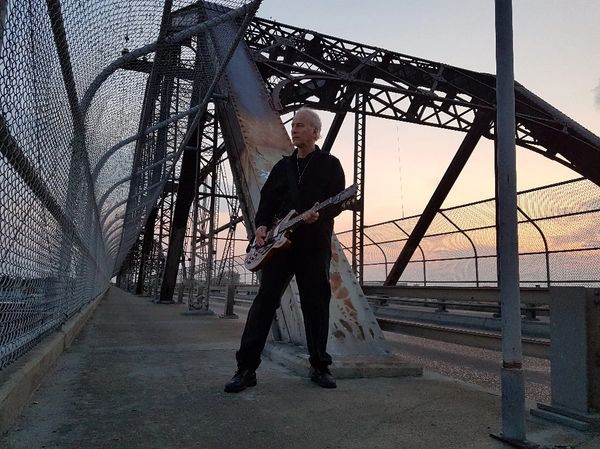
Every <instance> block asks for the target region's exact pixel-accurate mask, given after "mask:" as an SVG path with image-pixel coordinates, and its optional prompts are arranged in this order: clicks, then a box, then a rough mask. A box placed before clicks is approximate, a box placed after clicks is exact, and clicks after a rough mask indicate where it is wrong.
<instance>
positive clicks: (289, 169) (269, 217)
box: [255, 147, 345, 250]
mask: <svg viewBox="0 0 600 449" xmlns="http://www.w3.org/2000/svg"><path fill="white" fill-rule="evenodd" d="M297 155H298V150H295V151H294V153H293V154H292V155H291V156H287V157H284V158H283V159H281V160H280V161H279V162H277V163H276V164H275V166H274V167H273V169H272V170H271V173H270V174H269V177H268V178H267V181H266V182H265V185H264V186H263V188H262V190H261V196H260V204H259V206H258V211H257V212H256V220H255V224H256V227H257V228H258V227H259V226H263V225H264V226H266V227H267V228H271V227H272V226H273V224H274V223H275V222H276V221H277V220H279V219H281V218H283V217H284V216H285V215H286V214H287V213H288V212H289V211H290V210H292V209H295V210H296V212H298V213H302V212H304V211H306V210H308V209H310V208H311V207H312V206H313V205H314V204H315V203H316V202H319V203H320V202H322V201H325V200H326V199H328V198H329V197H332V196H334V195H336V194H338V193H340V192H341V191H342V190H344V187H345V177H344V170H343V169H342V165H341V164H340V161H339V160H338V159H337V158H336V157H335V156H332V155H331V154H329V153H325V152H324V151H322V150H321V149H320V148H319V147H317V148H316V149H315V151H313V152H311V153H310V154H309V155H307V156H306V157H305V158H298V157H297ZM290 182H294V183H296V184H297V186H298V196H297V198H296V200H295V199H294V195H293V194H292V192H291V188H290ZM341 211H342V208H341V206H339V205H338V206H331V207H329V208H327V209H324V210H322V211H320V212H319V219H318V220H317V221H316V222H315V223H313V224H310V225H309V224H303V225H302V226H300V227H299V228H298V229H296V230H295V231H294V233H293V235H292V241H293V242H294V244H295V246H305V245H306V246H307V247H308V248H311V249H327V250H329V249H330V247H331V235H332V233H333V218H334V217H335V216H336V215H338V214H339V213H340V212H341Z"/></svg>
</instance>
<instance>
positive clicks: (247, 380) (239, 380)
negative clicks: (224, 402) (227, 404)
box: [225, 369, 256, 393]
mask: <svg viewBox="0 0 600 449" xmlns="http://www.w3.org/2000/svg"><path fill="white" fill-rule="evenodd" d="M255 385H256V373H255V372H254V371H250V370H247V369H238V370H237V371H236V372H235V374H234V375H233V377H232V378H231V380H230V381H229V382H228V383H226V384H225V392H226V393H239V392H240V391H242V390H245V389H246V388H247V387H253V386H255Z"/></svg>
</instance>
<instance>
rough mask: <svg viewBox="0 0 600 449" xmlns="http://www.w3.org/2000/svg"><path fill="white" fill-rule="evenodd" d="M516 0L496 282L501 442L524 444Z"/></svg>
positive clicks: (502, 9)
mask: <svg viewBox="0 0 600 449" xmlns="http://www.w3.org/2000/svg"><path fill="white" fill-rule="evenodd" d="M512 32H513V30H512V0H496V104H497V117H496V144H497V151H496V166H497V178H496V183H497V189H496V191H497V202H496V204H497V206H498V213H497V217H498V223H497V230H498V281H499V284H500V300H501V303H502V371H501V384H502V437H503V438H506V439H511V440H521V441H523V440H525V388H524V384H523V370H522V360H523V356H522V350H521V307H520V306H521V300H520V292H519V254H518V238H517V182H516V178H517V176H516V155H515V153H516V151H515V89H514V70H513V34H512Z"/></svg>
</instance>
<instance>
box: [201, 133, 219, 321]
mask: <svg viewBox="0 0 600 449" xmlns="http://www.w3.org/2000/svg"><path fill="white" fill-rule="evenodd" d="M216 127H217V123H216V122H215V131H216ZM215 140H216V136H215ZM217 175H218V164H216V163H215V165H214V167H213V172H212V175H211V182H210V211H209V213H208V220H209V221H208V223H209V224H208V258H207V266H206V299H205V303H204V308H205V309H206V310H208V309H209V307H210V287H211V284H212V281H213V277H214V276H213V269H214V265H215V264H214V261H215V257H216V251H215V248H214V246H215V220H216V219H217V217H215V208H216V206H217V204H216V202H217V201H218V200H217V196H216V193H217Z"/></svg>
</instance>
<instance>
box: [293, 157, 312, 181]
mask: <svg viewBox="0 0 600 449" xmlns="http://www.w3.org/2000/svg"><path fill="white" fill-rule="evenodd" d="M313 153H314V151H312V152H311V153H310V154H309V155H308V156H306V165H305V166H304V168H303V169H302V173H301V172H300V163H299V162H298V156H297V155H296V168H297V169H298V185H300V182H301V181H302V175H304V172H305V171H306V169H307V168H308V164H310V161H312V155H313Z"/></svg>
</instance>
